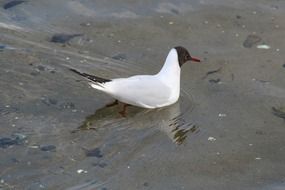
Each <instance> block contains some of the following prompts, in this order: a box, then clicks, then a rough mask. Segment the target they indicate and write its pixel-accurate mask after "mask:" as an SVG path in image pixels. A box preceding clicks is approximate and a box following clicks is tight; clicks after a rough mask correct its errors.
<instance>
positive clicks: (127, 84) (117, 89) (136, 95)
mask: <svg viewBox="0 0 285 190" xmlns="http://www.w3.org/2000/svg"><path fill="white" fill-rule="evenodd" d="M187 61H195V62H200V60H199V59H197V58H194V57H191V55H190V54H189V52H188V51H187V49H185V48H184V47H181V46H178V47H174V48H172V49H171V50H170V52H169V53H168V56H167V57H166V60H165V63H164V65H163V67H162V69H161V70H160V71H159V72H158V73H157V74H155V75H135V76H131V77H128V78H116V79H104V78H101V77H97V76H93V75H90V74H86V73H81V72H79V71H77V70H75V69H70V70H71V71H73V72H75V73H77V74H79V75H81V76H83V77H85V78H87V79H88V80H89V81H90V82H89V84H90V85H91V86H92V87H93V88H95V89H97V90H100V91H103V92H105V93H107V94H109V95H110V96H112V97H113V98H115V99H116V101H115V103H114V104H117V103H118V101H120V102H122V103H125V104H124V108H123V111H122V112H120V113H121V114H122V115H123V114H124V113H125V110H126V106H127V105H134V106H138V107H143V108H159V107H164V106H168V105H171V104H174V103H175V102H176V101H177V100H178V98H179V95H180V71H181V66H182V65H183V64H184V63H185V62H187ZM112 105H113V104H112Z"/></svg>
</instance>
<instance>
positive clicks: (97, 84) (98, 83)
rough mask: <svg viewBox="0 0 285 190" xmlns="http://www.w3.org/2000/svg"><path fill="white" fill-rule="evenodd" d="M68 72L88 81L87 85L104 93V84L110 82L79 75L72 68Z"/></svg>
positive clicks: (88, 75)
mask: <svg viewBox="0 0 285 190" xmlns="http://www.w3.org/2000/svg"><path fill="white" fill-rule="evenodd" d="M69 70H70V71H72V72H74V73H76V74H78V75H80V76H82V77H84V78H86V79H87V80H89V81H90V82H89V85H90V86H91V87H92V88H95V89H97V90H102V91H105V88H104V84H105V83H107V82H111V81H112V80H110V79H105V78H101V77H98V76H94V75H90V74H87V73H81V72H79V71H77V70H75V69H72V68H70V69H69Z"/></svg>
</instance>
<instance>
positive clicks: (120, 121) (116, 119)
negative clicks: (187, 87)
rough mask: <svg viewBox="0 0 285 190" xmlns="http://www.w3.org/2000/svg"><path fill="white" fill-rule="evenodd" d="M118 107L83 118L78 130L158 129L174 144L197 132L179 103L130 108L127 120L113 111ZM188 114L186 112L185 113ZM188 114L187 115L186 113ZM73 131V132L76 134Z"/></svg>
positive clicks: (196, 128)
mask: <svg viewBox="0 0 285 190" xmlns="http://www.w3.org/2000/svg"><path fill="white" fill-rule="evenodd" d="M119 106H120V105H119ZM119 106H114V107H103V108H101V109H98V110H97V111H96V112H95V113H94V114H92V115H89V116H87V117H86V118H85V120H84V122H83V123H82V125H81V126H80V127H79V128H78V130H76V131H80V130H90V129H93V130H98V131H99V130H104V129H106V128H112V127H114V128H132V129H134V128H135V129H148V128H153V127H155V128H159V129H160V130H161V131H163V132H164V133H166V134H167V136H168V137H169V138H171V139H172V140H173V142H175V143H176V144H179V145H180V144H182V143H183V142H184V141H185V139H186V138H187V136H188V135H189V132H190V133H196V132H198V131H199V130H198V127H197V126H196V125H195V124H194V123H192V122H188V121H186V120H187V119H186V118H184V114H185V113H181V110H180V104H179V102H178V103H176V104H174V105H172V106H168V107H165V108H160V109H155V110H148V109H142V108H138V107H130V110H129V113H128V115H127V118H122V117H120V116H119V115H118V114H117V112H116V111H114V109H119V108H118V107H119ZM186 113H188V112H186ZM188 114H189V113H188ZM76 131H74V132H76Z"/></svg>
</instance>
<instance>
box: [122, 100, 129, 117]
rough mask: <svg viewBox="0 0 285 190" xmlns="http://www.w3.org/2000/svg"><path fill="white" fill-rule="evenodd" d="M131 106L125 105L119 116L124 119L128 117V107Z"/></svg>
mask: <svg viewBox="0 0 285 190" xmlns="http://www.w3.org/2000/svg"><path fill="white" fill-rule="evenodd" d="M128 106H130V105H129V104H125V103H123V110H122V111H119V114H121V116H122V117H126V113H127V112H126V111H127V107H128Z"/></svg>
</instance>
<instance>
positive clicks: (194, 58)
mask: <svg viewBox="0 0 285 190" xmlns="http://www.w3.org/2000/svg"><path fill="white" fill-rule="evenodd" d="M190 61H194V62H201V60H200V59H198V58H196V57H191V59H190Z"/></svg>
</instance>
